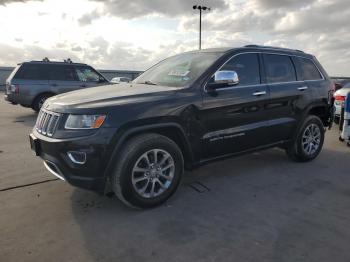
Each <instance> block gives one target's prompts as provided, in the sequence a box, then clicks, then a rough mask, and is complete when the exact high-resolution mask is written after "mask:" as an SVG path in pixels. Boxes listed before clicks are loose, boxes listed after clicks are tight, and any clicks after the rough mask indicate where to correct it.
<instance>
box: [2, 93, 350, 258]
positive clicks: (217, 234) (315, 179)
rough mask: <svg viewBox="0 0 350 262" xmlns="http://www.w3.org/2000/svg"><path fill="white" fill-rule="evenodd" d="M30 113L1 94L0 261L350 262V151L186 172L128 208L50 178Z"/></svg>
mask: <svg viewBox="0 0 350 262" xmlns="http://www.w3.org/2000/svg"><path fill="white" fill-rule="evenodd" d="M35 118H36V114H35V113H34V112H33V111H32V110H31V109H26V108H22V107H19V106H13V105H10V104H7V103H5V102H4V101H3V100H2V99H0V261H6V262H10V261H167V262H170V261H244V262H247V261H259V262H262V261H276V262H284V261H290V262H296V261H307V262H312V261H315V262H316V261H317V262H321V261H324V262H329V261H334V262H335V261H336V262H340V261H350V248H349V246H350V148H348V147H346V145H345V144H344V143H341V142H339V141H338V132H337V130H336V128H335V129H333V130H332V131H330V132H327V135H326V141H325V145H324V149H323V151H322V153H321V154H320V156H319V157H318V158H317V159H316V160H314V161H312V162H310V163H295V162H292V161H291V160H289V159H288V158H287V156H286V155H285V153H284V152H283V151H282V150H280V149H271V150H267V151H262V152H258V153H254V154H250V155H245V156H241V157H236V158H232V159H229V160H225V161H219V162H216V163H212V164H210V165H206V166H203V167H201V168H199V169H197V170H196V171H193V172H189V173H187V174H186V176H185V178H184V180H183V183H182V185H181V186H180V188H179V190H178V191H177V193H176V194H175V195H174V196H173V197H172V198H171V199H170V200H169V201H168V202H167V203H166V204H164V205H163V206H160V207H158V208H154V209H151V210H144V211H139V210H132V209H130V208H128V207H126V206H124V205H123V204H122V203H120V202H119V201H118V200H117V199H116V198H115V197H113V196H112V197H107V196H99V195H96V194H95V193H92V192H88V191H84V190H81V189H76V188H73V187H71V186H70V185H68V184H67V183H65V182H63V181H60V180H56V179H55V177H53V176H52V175H51V174H50V173H49V172H48V171H46V170H45V168H44V166H43V165H42V161H41V160H40V159H39V158H37V157H35V156H34V154H33V152H31V150H30V148H29V142H28V134H29V133H30V130H31V128H32V126H33V125H34V122H35Z"/></svg>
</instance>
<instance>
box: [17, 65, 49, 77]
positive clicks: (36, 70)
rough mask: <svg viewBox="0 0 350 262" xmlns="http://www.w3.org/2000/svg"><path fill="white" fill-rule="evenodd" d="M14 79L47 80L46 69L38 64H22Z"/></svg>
mask: <svg viewBox="0 0 350 262" xmlns="http://www.w3.org/2000/svg"><path fill="white" fill-rule="evenodd" d="M16 78H17V79H26V80H48V78H49V76H48V68H47V66H46V65H40V64H23V65H22V66H21V67H20V69H19V70H18V73H17V74H16Z"/></svg>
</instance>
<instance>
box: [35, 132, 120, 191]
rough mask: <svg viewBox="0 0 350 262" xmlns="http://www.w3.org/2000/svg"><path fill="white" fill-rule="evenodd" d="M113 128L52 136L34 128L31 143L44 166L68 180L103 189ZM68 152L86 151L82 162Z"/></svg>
mask: <svg viewBox="0 0 350 262" xmlns="http://www.w3.org/2000/svg"><path fill="white" fill-rule="evenodd" d="M114 131H115V130H114V129H112V128H101V129H100V130H98V131H97V132H96V133H95V134H93V135H90V136H87V137H78V138H69V139H55V138H50V137H46V136H43V135H41V134H39V133H38V132H36V131H35V130H33V133H32V134H30V144H31V148H32V149H33V151H35V153H36V155H37V156H39V157H40V158H42V159H43V161H44V165H45V167H46V168H47V170H48V171H49V172H50V173H52V174H53V175H55V176H56V177H58V178H60V179H62V180H65V181H67V182H68V183H69V184H71V185H73V186H76V187H79V188H84V189H88V190H92V191H95V192H98V193H104V190H105V186H106V174H105V170H106V166H107V165H108V163H109V160H110V157H109V156H110V155H111V152H110V150H111V149H110V146H109V145H111V143H112V142H111V141H112V137H113V134H114ZM68 152H81V153H84V154H85V155H86V161H85V162H84V163H77V162H74V161H72V159H71V158H70V157H69V154H68Z"/></svg>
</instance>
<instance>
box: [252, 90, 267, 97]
mask: <svg viewBox="0 0 350 262" xmlns="http://www.w3.org/2000/svg"><path fill="white" fill-rule="evenodd" d="M263 95H266V91H258V92H254V93H253V96H263Z"/></svg>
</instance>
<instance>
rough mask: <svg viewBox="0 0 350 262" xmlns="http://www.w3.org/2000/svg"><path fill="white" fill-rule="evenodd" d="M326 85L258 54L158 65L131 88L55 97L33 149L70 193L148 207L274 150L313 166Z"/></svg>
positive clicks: (275, 56)
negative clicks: (211, 173) (188, 179)
mask: <svg viewBox="0 0 350 262" xmlns="http://www.w3.org/2000/svg"><path fill="white" fill-rule="evenodd" d="M331 85H332V84H331V81H330V79H329V77H328V75H327V73H326V72H325V71H324V69H323V68H322V67H321V65H320V64H319V63H318V62H317V60H316V59H315V57H314V56H312V55H309V54H306V53H304V52H302V51H298V50H289V49H281V48H273V47H262V46H252V45H251V46H245V47H242V48H233V49H208V50H202V51H195V52H188V53H183V54H180V55H176V56H173V57H170V58H168V59H165V60H164V61H162V62H160V63H158V64H156V65H155V66H153V67H152V68H150V69H149V70H147V71H146V72H145V73H143V74H142V75H141V76H140V77H138V78H137V79H135V80H134V81H133V82H132V83H128V84H120V85H118V86H110V85H108V86H100V87H95V88H91V89H85V90H81V91H74V92H70V93H66V94H62V95H58V96H55V97H53V98H51V99H49V100H47V101H46V102H45V104H44V106H43V108H42V110H41V111H40V113H39V116H38V119H37V122H36V125H35V127H34V129H33V133H32V134H31V135H30V140H31V146H32V149H33V150H35V152H36V154H37V155H38V156H40V157H41V158H42V159H43V160H44V164H45V166H46V167H47V169H48V170H49V171H50V172H52V173H53V174H54V175H56V176H58V177H60V178H61V179H64V180H67V181H68V182H69V183H70V184H72V185H74V186H77V187H81V188H85V189H90V190H94V191H97V192H100V193H106V192H110V190H113V191H114V192H115V194H116V195H117V196H118V197H119V198H120V199H121V200H122V201H123V202H124V203H126V204H128V205H131V206H136V207H142V208H147V207H152V206H155V205H158V204H160V203H162V202H164V201H165V200H166V199H167V198H169V197H170V196H171V195H172V194H173V193H174V192H175V190H176V188H177V187H178V185H179V183H180V180H181V176H182V175H183V173H184V169H192V168H193V167H196V166H199V165H202V164H204V163H206V162H208V161H211V160H215V159H219V158H222V157H228V156H232V155H237V154H242V153H247V152H251V151H255V150H260V149H265V148H271V147H276V146H278V147H282V148H285V150H286V152H287V154H288V156H290V157H291V158H292V159H293V160H296V161H309V160H312V159H314V158H315V157H316V156H317V155H318V154H319V153H320V151H321V148H322V145H323V140H324V132H325V127H326V126H328V125H329V124H330V118H331V116H330V106H331V105H330V97H331V94H330V92H331Z"/></svg>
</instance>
